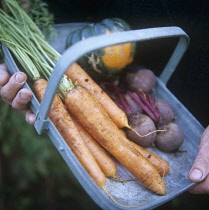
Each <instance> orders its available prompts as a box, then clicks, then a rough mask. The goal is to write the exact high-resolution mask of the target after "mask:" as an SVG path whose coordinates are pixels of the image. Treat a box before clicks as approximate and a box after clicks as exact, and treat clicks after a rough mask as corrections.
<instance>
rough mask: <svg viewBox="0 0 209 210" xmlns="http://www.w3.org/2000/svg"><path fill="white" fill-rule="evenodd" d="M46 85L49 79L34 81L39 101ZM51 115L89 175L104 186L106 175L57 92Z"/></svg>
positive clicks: (101, 186)
mask: <svg viewBox="0 0 209 210" xmlns="http://www.w3.org/2000/svg"><path fill="white" fill-rule="evenodd" d="M46 86H47V81H46V80H44V79H39V80H37V81H36V82H35V83H34V91H35V95H36V97H37V99H38V100H39V101H41V100H42V98H43V96H44V93H45V89H46ZM49 117H50V119H51V120H52V122H53V123H54V125H55V126H56V128H57V130H58V131H59V132H60V134H61V135H62V136H63V138H64V139H65V141H66V142H67V144H68V145H69V147H70V148H71V150H72V151H73V153H74V154H75V156H76V157H77V158H78V160H79V161H80V163H81V164H82V165H83V167H84V168H85V169H86V171H87V172H88V173H89V175H90V176H91V177H92V178H93V180H94V181H95V182H96V183H97V185H98V186H99V187H100V188H103V187H104V185H105V184H106V177H105V175H104V173H103V172H102V171H101V169H100V167H99V166H98V164H97V162H96V161H95V159H94V157H93V156H92V154H91V153H90V151H89V150H88V148H87V147H86V145H85V143H84V141H83V139H82V138H81V136H80V134H79V132H78V130H77V128H76V127H75V124H74V122H73V121H72V119H71V117H70V115H69V113H68V111H67V109H66V108H65V105H64V104H63V102H62V100H61V99H60V97H59V96H58V95H57V94H56V95H55V98H54V100H53V103H52V106H51V109H50V112H49Z"/></svg>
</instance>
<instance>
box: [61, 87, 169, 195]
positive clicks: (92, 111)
mask: <svg viewBox="0 0 209 210" xmlns="http://www.w3.org/2000/svg"><path fill="white" fill-rule="evenodd" d="M65 103H66V105H67V107H68V109H69V110H70V112H71V114H73V115H74V116H75V117H76V119H77V120H79V121H80V122H81V123H82V125H83V126H84V127H85V128H86V129H87V130H88V132H89V133H90V134H91V135H92V136H93V137H94V138H95V139H96V140H97V141H98V142H99V143H100V144H101V145H102V146H103V147H104V148H105V149H106V150H107V151H108V152H110V153H111V154H112V155H113V156H114V157H115V158H116V159H117V160H118V161H119V162H120V163H121V164H122V165H123V166H124V167H126V168H127V170H129V171H130V172H131V173H132V174H133V175H134V176H135V177H136V178H137V179H138V180H139V181H140V182H141V183H143V184H144V185H145V186H146V187H147V188H148V189H150V190H152V191H153V192H155V193H156V194H159V195H164V194H165V191H166V187H165V183H164V181H163V179H162V177H161V176H160V174H159V173H158V171H157V170H156V169H155V167H154V166H153V165H152V164H151V163H150V162H149V161H147V160H146V159H145V158H144V157H143V156H142V155H141V154H140V153H139V152H138V151H137V150H136V149H135V147H134V146H133V145H131V144H129V143H128V142H127V140H124V138H125V136H124V135H122V133H121V131H120V129H119V128H118V127H117V126H116V125H115V123H114V122H113V121H112V120H111V119H110V117H109V116H108V115H107V113H106V111H105V110H104V109H103V108H102V106H101V105H100V104H99V103H98V102H97V101H96V100H95V99H94V98H93V96H92V95H91V94H90V93H89V92H88V90H87V89H86V88H84V87H81V86H76V87H75V88H74V89H72V90H71V91H70V92H68V93H67V95H66V97H65Z"/></svg>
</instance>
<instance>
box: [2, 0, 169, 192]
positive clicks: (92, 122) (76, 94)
mask: <svg viewBox="0 0 209 210" xmlns="http://www.w3.org/2000/svg"><path fill="white" fill-rule="evenodd" d="M5 4H6V6H7V9H8V11H9V14H10V15H8V13H5V12H4V11H3V10H0V41H1V42H2V43H4V44H5V45H6V46H7V47H8V48H9V49H10V51H11V52H12V53H13V55H14V56H15V57H16V59H17V60H18V61H19V63H20V64H21V65H22V67H23V68H24V70H25V71H26V72H27V73H28V75H29V76H30V77H31V78H32V79H33V81H34V84H33V87H34V93H35V95H36V97H37V99H38V100H39V101H41V100H42V99H43V97H44V92H45V89H46V87H47V80H48V78H49V77H50V75H51V72H52V71H53V67H54V65H55V63H56V61H57V60H58V59H59V57H60V56H61V55H60V54H59V53H58V52H57V51H56V50H54V49H53V48H52V47H51V46H50V45H49V44H48V42H47V41H46V40H45V37H44V36H43V34H42V33H41V31H40V30H39V28H38V27H37V26H36V25H35V23H34V22H33V21H32V20H31V19H30V18H29V17H28V15H27V14H26V13H25V12H24V10H22V9H21V8H20V7H19V6H18V4H17V2H16V1H14V0H5ZM42 77H44V78H42ZM74 84H76V85H74ZM95 113H96V114H95ZM49 118H50V119H51V121H52V122H53V123H54V125H55V126H56V128H57V130H58V131H59V132H60V134H61V135H62V137H63V139H64V140H65V141H66V142H67V144H68V145H69V147H70V148H71V150H72V151H73V153H74V154H75V155H76V157H77V159H78V160H79V161H80V163H81V164H82V165H83V167H84V168H85V169H86V171H87V172H88V173H89V175H90V176H91V177H92V178H93V180H94V181H95V182H96V183H97V185H98V186H99V187H100V188H101V189H104V190H105V184H106V178H107V177H111V178H114V179H116V180H117V167H116V164H115V162H114V160H113V159H112V158H110V156H109V155H108V154H107V152H106V151H108V152H109V153H110V154H111V155H112V156H113V157H114V158H116V159H117V160H118V161H119V162H120V163H121V164H122V165H123V166H124V167H125V168H126V169H127V170H128V171H130V172H131V173H132V174H133V175H134V176H135V177H136V179H137V180H139V181H140V182H141V183H142V184H143V185H144V186H146V187H147V188H148V189H149V190H151V191H152V192H154V193H156V194H158V195H165V193H166V186H165V183H164V181H163V176H164V175H166V174H167V173H169V163H168V162H167V161H165V160H163V159H162V158H160V157H158V156H156V155H155V154H153V153H151V152H150V151H147V150H145V149H144V148H142V147H140V146H138V145H136V144H135V143H133V142H132V141H130V140H129V139H128V138H127V137H126V135H125V133H124V132H123V130H122V129H121V128H124V127H126V128H129V129H132V128H131V127H130V126H129V124H128V119H127V117H126V114H125V113H124V112H123V111H122V110H121V109H120V108H119V107H118V106H117V105H116V104H115V103H114V102H113V101H112V100H111V99H110V97H109V96H108V95H107V94H106V93H105V92H104V91H103V90H102V89H101V88H100V87H99V86H98V85H97V84H96V82H94V81H93V80H92V79H91V78H90V77H89V75H88V74H87V73H86V72H85V71H84V70H83V69H82V68H81V67H80V66H79V65H78V64H77V63H74V64H73V65H71V66H70V67H69V68H68V70H67V71H66V73H65V75H63V78H62V82H61V83H60V86H59V90H58V93H57V94H56V95H55V97H54V100H53V103H52V106H51V109H50V112H49Z"/></svg>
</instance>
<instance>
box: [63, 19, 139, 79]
mask: <svg viewBox="0 0 209 210" xmlns="http://www.w3.org/2000/svg"><path fill="white" fill-rule="evenodd" d="M128 30H130V26H129V25H128V24H127V23H126V22H125V21H124V20H122V19H120V18H111V19H104V20H102V21H101V22H98V23H93V24H89V25H87V26H85V27H83V28H81V29H78V30H76V31H73V32H71V33H70V34H69V35H68V37H67V40H66V48H68V47H70V46H71V45H73V44H74V43H76V42H78V41H82V40H84V39H87V38H88V37H91V36H96V35H102V34H110V33H116V32H121V31H128ZM134 53H135V43H134V42H133V43H124V44H120V45H114V46H108V47H105V48H101V49H98V50H95V51H93V52H90V53H87V54H86V55H84V56H83V57H81V58H80V59H79V60H78V61H77V62H78V63H79V64H80V65H81V66H82V68H84V69H85V70H86V71H87V73H89V75H91V76H92V77H93V78H94V79H97V80H102V79H111V80H112V79H113V78H115V77H116V76H117V75H119V74H120V73H121V72H122V71H123V69H124V68H125V67H126V66H127V65H128V64H130V63H131V62H132V61H133V57H134Z"/></svg>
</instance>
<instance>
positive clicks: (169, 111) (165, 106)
mask: <svg viewBox="0 0 209 210" xmlns="http://www.w3.org/2000/svg"><path fill="white" fill-rule="evenodd" d="M155 106H156V108H157V110H158V112H159V114H160V115H161V117H162V121H163V122H165V123H168V122H171V121H173V120H175V119H176V115H175V112H174V110H173V108H172V106H171V105H170V104H169V103H168V102H167V101H165V100H164V99H162V98H157V99H156V101H155Z"/></svg>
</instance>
